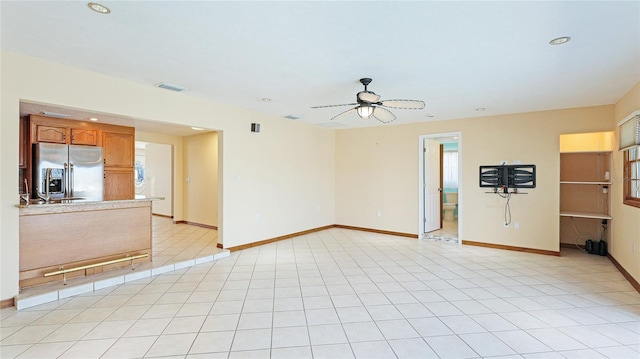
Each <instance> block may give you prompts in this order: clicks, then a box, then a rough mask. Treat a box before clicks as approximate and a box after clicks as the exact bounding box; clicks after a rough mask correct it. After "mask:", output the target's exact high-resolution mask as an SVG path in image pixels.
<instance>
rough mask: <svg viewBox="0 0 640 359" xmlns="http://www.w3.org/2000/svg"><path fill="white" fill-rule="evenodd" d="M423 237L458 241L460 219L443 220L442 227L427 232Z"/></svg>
mask: <svg viewBox="0 0 640 359" xmlns="http://www.w3.org/2000/svg"><path fill="white" fill-rule="evenodd" d="M423 238H425V239H432V240H437V241H445V242H458V220H457V219H455V220H453V221H446V220H443V221H442V228H440V229H438V230H435V231H431V232H429V233H425V234H424V235H423Z"/></svg>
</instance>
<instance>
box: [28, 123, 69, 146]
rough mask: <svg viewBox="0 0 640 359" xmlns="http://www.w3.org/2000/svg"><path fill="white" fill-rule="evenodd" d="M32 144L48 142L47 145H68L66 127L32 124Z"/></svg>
mask: <svg viewBox="0 0 640 359" xmlns="http://www.w3.org/2000/svg"><path fill="white" fill-rule="evenodd" d="M32 131H33V132H34V134H35V136H33V138H34V141H33V142H49V143H68V142H67V137H68V136H67V132H68V131H69V129H68V128H66V127H60V126H49V125H41V124H38V123H32Z"/></svg>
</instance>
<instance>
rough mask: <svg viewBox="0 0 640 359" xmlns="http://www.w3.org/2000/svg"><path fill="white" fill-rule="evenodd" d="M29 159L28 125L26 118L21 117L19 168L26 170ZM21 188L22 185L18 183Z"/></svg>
mask: <svg viewBox="0 0 640 359" xmlns="http://www.w3.org/2000/svg"><path fill="white" fill-rule="evenodd" d="M28 158H29V124H28V122H27V118H26V117H23V118H21V119H20V157H19V160H18V161H19V162H18V163H19V166H18V167H19V168H23V169H24V168H27V165H28V163H27V162H28V161H27V159H28ZM20 185H21V186H22V183H20Z"/></svg>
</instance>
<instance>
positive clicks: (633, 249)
mask: <svg viewBox="0 0 640 359" xmlns="http://www.w3.org/2000/svg"><path fill="white" fill-rule="evenodd" d="M631 251H632V252H633V253H635V252H636V244H635V243H634V244H633V246H632V247H631Z"/></svg>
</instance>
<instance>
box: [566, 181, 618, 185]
mask: <svg viewBox="0 0 640 359" xmlns="http://www.w3.org/2000/svg"><path fill="white" fill-rule="evenodd" d="M560 184H593V185H604V186H610V185H612V184H613V182H611V181H609V182H601V181H560Z"/></svg>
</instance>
